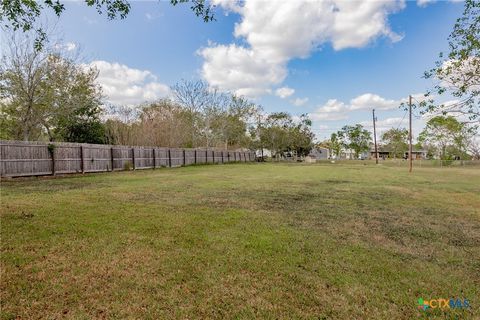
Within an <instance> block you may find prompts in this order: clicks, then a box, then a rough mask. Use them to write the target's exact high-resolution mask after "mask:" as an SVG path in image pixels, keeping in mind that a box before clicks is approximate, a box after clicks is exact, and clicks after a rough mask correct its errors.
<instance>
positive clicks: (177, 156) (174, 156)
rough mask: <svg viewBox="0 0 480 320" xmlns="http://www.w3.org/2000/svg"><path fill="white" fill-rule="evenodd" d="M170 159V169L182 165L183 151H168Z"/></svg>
mask: <svg viewBox="0 0 480 320" xmlns="http://www.w3.org/2000/svg"><path fill="white" fill-rule="evenodd" d="M170 159H171V166H172V167H179V166H182V165H183V149H170Z"/></svg>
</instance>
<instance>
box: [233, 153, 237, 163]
mask: <svg viewBox="0 0 480 320" xmlns="http://www.w3.org/2000/svg"><path fill="white" fill-rule="evenodd" d="M233 162H237V152H236V151H235V152H233Z"/></svg>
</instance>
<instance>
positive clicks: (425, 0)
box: [417, 0, 464, 8]
mask: <svg viewBox="0 0 480 320" xmlns="http://www.w3.org/2000/svg"><path fill="white" fill-rule="evenodd" d="M463 1H464V0H449V2H463ZM435 2H437V0H417V6H419V7H422V8H425V7H426V6H428V5H430V4H432V3H435Z"/></svg>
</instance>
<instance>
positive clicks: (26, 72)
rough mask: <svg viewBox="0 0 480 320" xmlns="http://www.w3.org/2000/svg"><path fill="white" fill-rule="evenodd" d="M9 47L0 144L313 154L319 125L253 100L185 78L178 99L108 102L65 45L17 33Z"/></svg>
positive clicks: (0, 80) (2, 77) (0, 94)
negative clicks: (1, 141)
mask: <svg viewBox="0 0 480 320" xmlns="http://www.w3.org/2000/svg"><path fill="white" fill-rule="evenodd" d="M7 43H8V46H6V47H4V48H2V64H1V67H0V121H1V122H0V138H1V139H6V140H31V141H32V140H43V141H66V142H80V143H108V144H121V145H150V146H163V147H185V148H195V147H207V148H222V149H234V148H248V149H251V150H255V149H261V148H266V149H269V150H271V151H273V152H274V154H276V155H283V154H285V153H294V154H296V155H305V154H307V153H308V152H309V151H310V149H311V148H312V145H313V138H314V135H313V133H312V131H311V121H310V120H309V119H308V118H307V117H306V115H303V116H301V117H299V118H294V117H292V116H291V115H289V114H288V113H284V112H280V113H271V114H267V113H265V112H264V111H263V108H262V107H261V106H259V105H257V104H255V103H253V102H252V101H250V100H248V99H246V98H244V97H240V96H237V95H234V94H231V93H229V92H220V91H218V90H216V89H214V88H211V87H210V86H209V85H208V84H207V83H205V82H204V81H202V80H189V81H188V80H182V81H180V82H178V83H177V84H175V85H173V86H172V87H171V97H169V98H165V99H161V100H158V101H152V102H146V103H144V104H142V105H139V106H115V105H111V104H108V103H106V101H107V100H108V97H106V96H104V94H103V91H102V87H101V86H100V85H99V84H98V83H97V82H96V80H97V77H98V70H96V69H95V68H92V67H88V66H87V65H85V64H81V63H78V62H77V60H76V57H75V55H73V54H71V53H68V52H66V51H65V50H63V49H62V48H63V47H62V46H61V45H58V44H57V45H48V42H47V43H44V45H43V46H42V47H41V48H40V49H39V48H36V47H35V38H34V37H31V35H30V34H28V33H25V34H19V33H13V34H12V35H11V37H10V38H9V39H7Z"/></svg>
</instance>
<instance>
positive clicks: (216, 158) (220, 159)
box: [214, 151, 222, 163]
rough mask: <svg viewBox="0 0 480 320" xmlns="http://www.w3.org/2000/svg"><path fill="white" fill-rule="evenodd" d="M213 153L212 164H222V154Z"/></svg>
mask: <svg viewBox="0 0 480 320" xmlns="http://www.w3.org/2000/svg"><path fill="white" fill-rule="evenodd" d="M214 153H215V161H214V163H222V152H221V151H214Z"/></svg>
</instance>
